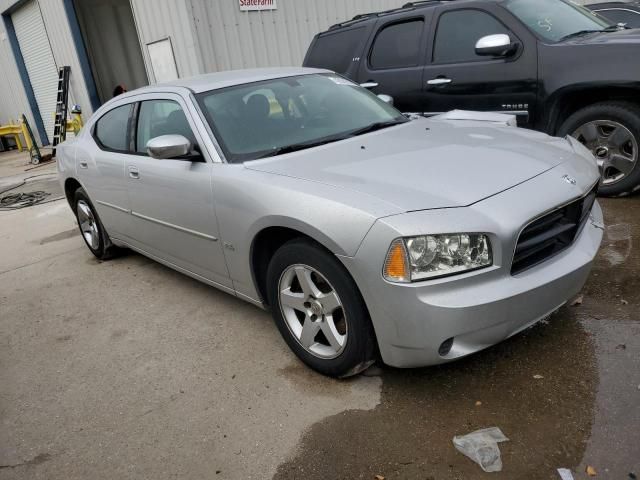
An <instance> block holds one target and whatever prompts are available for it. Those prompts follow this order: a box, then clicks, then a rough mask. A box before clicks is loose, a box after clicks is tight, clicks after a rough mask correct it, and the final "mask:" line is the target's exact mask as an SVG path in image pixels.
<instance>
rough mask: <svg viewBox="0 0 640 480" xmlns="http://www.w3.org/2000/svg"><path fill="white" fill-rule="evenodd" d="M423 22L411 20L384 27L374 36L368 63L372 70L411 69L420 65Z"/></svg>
mask: <svg viewBox="0 0 640 480" xmlns="http://www.w3.org/2000/svg"><path fill="white" fill-rule="evenodd" d="M423 29H424V21H422V20H411V21H409V22H403V23H395V24H393V25H389V26H387V27H384V28H383V29H382V30H381V31H380V33H378V35H377V36H376V39H375V41H374V43H373V47H372V49H371V56H370V57H369V63H370V64H371V67H372V68H375V69H383V68H403V67H413V66H416V65H418V64H419V63H420V53H421V52H422V51H423V49H422V44H421V43H420V38H421V36H422V31H423Z"/></svg>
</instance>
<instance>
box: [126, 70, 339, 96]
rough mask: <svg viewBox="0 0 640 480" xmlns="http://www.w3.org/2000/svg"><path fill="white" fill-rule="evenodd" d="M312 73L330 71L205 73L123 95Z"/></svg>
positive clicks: (210, 87) (212, 87) (203, 88)
mask: <svg viewBox="0 0 640 480" xmlns="http://www.w3.org/2000/svg"><path fill="white" fill-rule="evenodd" d="M314 73H330V70H324V69H320V68H306V67H278V68H252V69H245V70H227V71H221V72H214V73H207V74H204V75H198V76H195V77H188V78H181V79H178V80H174V81H171V82H165V83H159V84H157V85H150V86H147V87H142V88H138V89H136V90H132V91H131V92H128V93H126V94H124V95H125V96H129V95H140V94H143V93H154V92H167V91H171V90H176V89H188V90H191V91H192V92H194V93H200V92H206V91H209V90H216V89H219V88H225V87H232V86H234V85H243V84H245V83H254V82H260V81H263V80H272V79H276V78H286V77H294V76H298V75H311V74H314Z"/></svg>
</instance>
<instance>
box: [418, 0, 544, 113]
mask: <svg viewBox="0 0 640 480" xmlns="http://www.w3.org/2000/svg"><path fill="white" fill-rule="evenodd" d="M507 25H512V28H509V27H508V26H507ZM493 34H507V35H509V37H510V38H511V40H512V43H513V42H517V43H518V44H519V46H518V49H517V50H516V51H515V53H513V54H512V55H510V56H507V57H504V58H496V57H487V56H480V55H477V54H476V52H475V45H476V42H477V41H478V40H479V39H480V38H482V37H484V36H487V35H493ZM431 38H432V39H433V41H432V42H430V43H431V44H432V45H433V48H432V53H431V56H430V59H429V61H430V63H429V64H428V65H427V66H426V67H425V76H424V89H425V95H426V97H427V98H428V102H429V107H428V109H426V110H425V112H427V113H439V112H446V111H449V110H453V109H465V110H479V111H491V112H503V113H512V114H515V115H517V117H518V123H519V124H520V125H523V126H528V125H530V124H531V122H532V121H533V120H534V118H535V108H536V94H537V83H538V82H537V73H538V66H537V64H538V60H537V41H536V39H535V38H534V37H533V36H532V35H531V33H529V32H528V31H527V30H526V29H525V28H524V27H522V26H521V25H519V24H518V22H516V21H515V20H514V19H513V17H511V15H510V14H509V13H508V12H506V11H505V10H504V9H502V8H501V7H499V6H497V5H496V4H494V3H492V2H487V3H484V4H478V6H474V7H473V8H471V7H457V8H455V7H453V6H450V5H447V6H445V7H441V8H439V9H437V12H436V18H435V19H434V22H433V27H432V29H431Z"/></svg>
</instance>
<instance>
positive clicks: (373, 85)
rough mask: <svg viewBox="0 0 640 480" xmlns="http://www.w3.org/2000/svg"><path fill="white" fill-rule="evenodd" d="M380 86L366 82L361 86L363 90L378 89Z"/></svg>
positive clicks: (376, 83)
mask: <svg viewBox="0 0 640 480" xmlns="http://www.w3.org/2000/svg"><path fill="white" fill-rule="evenodd" d="M378 85H379V84H378V82H364V83H361V84H360V86H361V87H362V88H376V87H377V86H378Z"/></svg>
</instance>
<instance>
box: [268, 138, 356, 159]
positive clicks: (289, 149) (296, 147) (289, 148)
mask: <svg viewBox="0 0 640 480" xmlns="http://www.w3.org/2000/svg"><path fill="white" fill-rule="evenodd" d="M345 138H348V136H345V135H340V136H339V137H331V138H324V139H322V140H317V141H314V142H304V143H294V144H292V145H285V146H284V147H278V148H274V149H273V150H271V151H269V152H267V153H265V154H264V155H261V156H259V157H257V158H267V157H275V156H276V155H283V154H285V153H293V152H298V151H300V150H306V149H307V148H313V147H319V146H320V145H326V144H327V143H332V142H337V141H339V140H344V139H345Z"/></svg>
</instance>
